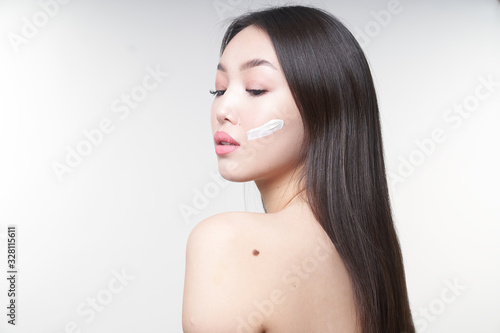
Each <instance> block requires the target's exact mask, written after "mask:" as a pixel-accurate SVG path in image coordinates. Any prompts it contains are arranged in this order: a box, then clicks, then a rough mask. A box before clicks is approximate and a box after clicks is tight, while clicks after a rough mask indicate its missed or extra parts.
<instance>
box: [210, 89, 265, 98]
mask: <svg viewBox="0 0 500 333" xmlns="http://www.w3.org/2000/svg"><path fill="white" fill-rule="evenodd" d="M225 92H226V91H225V90H210V93H211V94H212V95H214V96H215V97H219V96H222V95H224V93H225ZM247 92H249V93H250V95H252V96H259V95H262V94H263V93H265V92H266V91H265V90H258V89H247Z"/></svg>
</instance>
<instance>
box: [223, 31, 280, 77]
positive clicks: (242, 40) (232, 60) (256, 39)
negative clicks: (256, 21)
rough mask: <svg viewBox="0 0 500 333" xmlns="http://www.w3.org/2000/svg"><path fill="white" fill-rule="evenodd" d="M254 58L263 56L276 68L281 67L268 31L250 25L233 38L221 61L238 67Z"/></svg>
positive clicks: (232, 66)
mask: <svg viewBox="0 0 500 333" xmlns="http://www.w3.org/2000/svg"><path fill="white" fill-rule="evenodd" d="M253 58H263V59H265V60H267V61H269V62H270V63H271V64H272V65H273V66H274V67H275V68H277V69H278V68H279V63H278V58H277V56H276V52H275V51H274V47H273V44H272V42H271V39H270V38H269V36H268V35H267V33H265V32H264V31H262V30H261V29H259V28H256V27H254V26H249V27H246V28H245V29H243V30H242V31H240V32H239V33H238V34H236V36H234V37H233V39H231V41H230V42H229V44H228V45H227V46H226V49H225V50H224V53H223V54H222V56H221V58H220V63H221V64H224V66H225V67H229V68H232V69H236V67H237V66H239V65H240V64H241V63H242V62H243V61H245V60H248V59H253Z"/></svg>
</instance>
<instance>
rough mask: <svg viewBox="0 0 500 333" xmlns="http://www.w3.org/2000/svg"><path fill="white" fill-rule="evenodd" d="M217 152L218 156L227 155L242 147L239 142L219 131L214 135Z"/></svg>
mask: <svg viewBox="0 0 500 333" xmlns="http://www.w3.org/2000/svg"><path fill="white" fill-rule="evenodd" d="M214 142H215V152H216V153H217V155H225V154H228V153H230V152H233V151H235V150H236V149H238V148H239V147H240V144H239V143H238V141H236V140H235V139H233V137H232V136H230V135H229V134H227V133H226V132H222V131H217V132H215V135H214Z"/></svg>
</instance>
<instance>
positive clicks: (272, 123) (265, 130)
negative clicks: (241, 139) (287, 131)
mask: <svg viewBox="0 0 500 333" xmlns="http://www.w3.org/2000/svg"><path fill="white" fill-rule="evenodd" d="M284 124H285V122H284V121H283V120H281V119H273V120H269V121H268V122H267V123H265V124H264V125H262V126H260V127H257V128H254V129H251V130H249V131H248V132H247V138H248V140H255V139H258V138H262V137H265V136H268V135H270V134H273V133H274V132H276V131H278V130H280V129H281V128H283V125H284Z"/></svg>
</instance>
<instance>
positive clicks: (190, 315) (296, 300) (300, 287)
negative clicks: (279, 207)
mask: <svg viewBox="0 0 500 333" xmlns="http://www.w3.org/2000/svg"><path fill="white" fill-rule="evenodd" d="M345 284H346V275H345V270H343V264H342V261H341V260H340V258H339V257H338V254H337V253H336V251H335V248H334V246H333V244H331V242H329V239H328V236H326V233H324V231H323V230H322V228H321V227H320V226H319V224H317V222H315V221H313V218H312V217H311V215H310V214H309V213H301V212H298V211H293V212H290V211H289V212H283V213H277V214H259V213H247V212H229V213H222V214H217V215H214V216H212V217H210V218H208V219H205V220H204V221H202V222H200V223H199V224H198V225H197V226H196V227H195V228H194V229H193V230H192V232H191V234H190V236H189V239H188V244H187V249H186V277H185V284H184V300H183V329H184V331H185V332H186V333H191V332H208V333H209V332H226V331H233V332H234V331H236V332H259V333H260V332H264V331H265V332H281V331H286V332H303V331H308V330H310V329H311V328H312V327H315V326H314V325H318V323H317V322H318V318H321V319H320V320H319V322H321V321H328V320H327V318H329V316H331V314H330V313H327V312H325V309H329V308H331V307H332V306H336V304H334V303H332V302H331V300H338V301H339V302H343V303H344V304H343V305H342V306H341V307H342V308H346V306H345V301H346V299H345V297H344V296H345V295H347V294H346V291H345ZM325 289H326V291H325ZM348 303H349V302H347V304H348ZM307 309H308V310H307ZM311 309H312V310H311ZM345 314H346V313H345V311H344V312H343V311H340V312H339V313H338V314H337V315H338V316H339V317H340V316H345ZM337 315H335V314H334V317H336V316H337ZM316 328H317V329H318V331H321V329H323V331H324V330H325V329H326V328H327V327H325V326H320V327H316ZM328 329H330V328H329V327H328ZM330 331H332V332H333V331H335V330H330Z"/></svg>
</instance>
